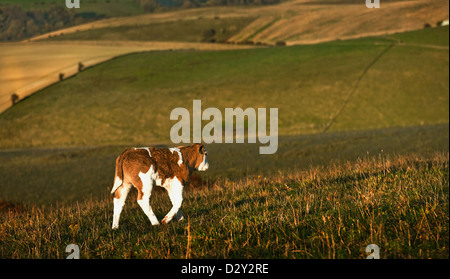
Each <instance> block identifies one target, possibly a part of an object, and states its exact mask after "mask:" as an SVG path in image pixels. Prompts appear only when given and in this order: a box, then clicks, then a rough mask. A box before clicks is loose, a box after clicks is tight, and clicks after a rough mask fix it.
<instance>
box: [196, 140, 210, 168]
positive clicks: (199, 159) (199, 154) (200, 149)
mask: <svg viewBox="0 0 450 279" xmlns="http://www.w3.org/2000/svg"><path fill="white" fill-rule="evenodd" d="M195 150H196V161H195V169H196V170H198V171H205V170H207V169H208V168H209V163H208V160H207V159H206V157H207V156H208V152H207V151H206V148H205V146H204V145H203V144H195Z"/></svg>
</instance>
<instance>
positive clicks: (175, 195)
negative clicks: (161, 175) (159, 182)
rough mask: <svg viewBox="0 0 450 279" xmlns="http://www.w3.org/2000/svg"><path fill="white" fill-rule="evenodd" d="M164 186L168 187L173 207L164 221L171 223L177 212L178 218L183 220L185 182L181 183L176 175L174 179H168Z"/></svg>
mask: <svg viewBox="0 0 450 279" xmlns="http://www.w3.org/2000/svg"><path fill="white" fill-rule="evenodd" d="M163 187H164V188H166V189H167V192H168V193H169V198H170V201H171V202H172V209H171V210H170V211H169V213H167V215H166V216H165V217H164V219H163V220H162V222H163V223H166V224H167V223H169V222H170V221H171V220H172V218H173V217H174V216H175V214H176V215H177V219H178V220H182V219H183V213H182V212H181V210H180V208H181V204H182V203H183V184H181V182H180V180H179V179H178V178H177V177H176V176H175V177H174V178H172V179H166V181H165V182H164V186H163Z"/></svg>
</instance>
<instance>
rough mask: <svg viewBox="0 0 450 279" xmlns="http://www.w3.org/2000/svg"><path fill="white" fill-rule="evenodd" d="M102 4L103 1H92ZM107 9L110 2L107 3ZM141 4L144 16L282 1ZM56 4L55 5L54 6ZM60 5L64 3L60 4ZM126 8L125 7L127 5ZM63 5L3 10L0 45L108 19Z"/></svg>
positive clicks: (149, 0) (153, 0) (150, 0)
mask: <svg viewBox="0 0 450 279" xmlns="http://www.w3.org/2000/svg"><path fill="white" fill-rule="evenodd" d="M90 1H94V2H98V3H103V0H90ZM104 1H105V2H104V3H105V5H107V4H108V3H109V1H110V0H104ZM130 1H132V2H133V1H134V2H133V3H135V4H139V5H140V9H141V12H142V13H155V12H161V11H166V10H168V9H190V8H196V7H208V6H240V5H271V4H276V3H279V2H281V1H282V0H130ZM54 3H55V2H54ZM61 3H64V2H62V1H61ZM124 5H126V3H124ZM77 12H78V11H77V9H67V8H66V7H65V6H64V5H63V4H62V5H56V4H50V5H45V6H44V8H40V9H31V10H24V9H22V8H21V7H20V6H18V5H1V6H0V41H18V40H23V39H26V38H30V37H32V36H36V35H40V34H44V33H47V32H51V31H55V30H58V29H62V28H66V27H70V26H74V25H78V24H82V23H86V22H88V21H93V20H98V19H101V18H104V17H106V16H105V15H102V14H97V13H77Z"/></svg>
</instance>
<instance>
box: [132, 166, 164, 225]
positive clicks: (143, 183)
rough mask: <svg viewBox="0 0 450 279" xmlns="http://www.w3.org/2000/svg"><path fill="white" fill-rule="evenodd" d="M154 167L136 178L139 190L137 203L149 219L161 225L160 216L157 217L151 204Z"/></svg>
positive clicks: (153, 223)
mask: <svg viewBox="0 0 450 279" xmlns="http://www.w3.org/2000/svg"><path fill="white" fill-rule="evenodd" d="M152 170H153V168H150V170H149V171H148V172H147V173H142V172H141V173H139V178H137V179H136V182H135V183H136V184H135V186H136V189H137V190H138V197H137V203H138V204H139V206H140V207H141V208H142V210H143V211H144V213H145V215H147V217H148V219H149V220H150V222H151V223H152V225H154V226H155V225H159V221H158V218H156V216H155V213H153V210H152V207H151V206H150V196H151V194H152V189H153V183H154V181H153V179H152V178H151V176H152Z"/></svg>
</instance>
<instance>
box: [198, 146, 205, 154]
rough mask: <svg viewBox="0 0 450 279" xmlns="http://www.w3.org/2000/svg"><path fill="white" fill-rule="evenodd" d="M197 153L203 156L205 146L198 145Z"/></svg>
mask: <svg viewBox="0 0 450 279" xmlns="http://www.w3.org/2000/svg"><path fill="white" fill-rule="evenodd" d="M198 152H200V154H203V153H204V152H205V146H204V145H203V144H200V145H199V147H198Z"/></svg>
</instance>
